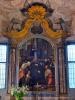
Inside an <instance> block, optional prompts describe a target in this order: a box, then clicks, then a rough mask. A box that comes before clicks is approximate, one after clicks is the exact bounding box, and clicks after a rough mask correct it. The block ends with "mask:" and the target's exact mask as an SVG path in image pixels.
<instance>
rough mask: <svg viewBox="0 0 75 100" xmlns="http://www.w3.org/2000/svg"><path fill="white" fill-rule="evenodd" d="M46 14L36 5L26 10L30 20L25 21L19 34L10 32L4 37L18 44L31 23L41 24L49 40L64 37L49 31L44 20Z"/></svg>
mask: <svg viewBox="0 0 75 100" xmlns="http://www.w3.org/2000/svg"><path fill="white" fill-rule="evenodd" d="M46 13H47V12H46V9H45V8H44V7H42V6H38V5H37V6H32V7H31V8H29V9H28V14H29V16H30V18H29V19H28V20H27V21H26V23H25V27H24V29H23V30H22V31H20V32H11V33H7V34H6V35H7V36H8V37H9V38H11V39H15V40H16V41H17V42H19V41H20V40H22V39H23V38H25V36H26V35H27V34H28V31H29V28H31V25H32V24H33V22H36V21H39V22H40V23H41V25H42V27H43V28H44V30H45V31H46V33H47V35H48V36H49V37H50V38H54V39H56V38H60V37H62V36H63V35H65V33H62V31H61V32H53V31H52V30H51V29H50V27H49V24H48V22H47V20H46V19H45V15H46ZM66 34H67V33H66Z"/></svg>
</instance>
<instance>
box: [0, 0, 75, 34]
mask: <svg viewBox="0 0 75 100" xmlns="http://www.w3.org/2000/svg"><path fill="white" fill-rule="evenodd" d="M33 2H40V3H44V4H46V6H48V7H51V8H52V9H54V12H53V15H52V19H53V21H55V20H56V19H58V18H63V19H64V20H65V21H72V23H71V29H70V30H71V32H72V33H75V0H0V33H1V32H4V31H5V30H6V27H7V25H8V24H9V23H10V21H11V19H12V18H14V17H15V18H17V19H19V20H20V21H22V20H24V19H25V16H23V15H22V13H21V12H20V10H21V9H22V8H23V7H26V5H29V4H31V3H33Z"/></svg>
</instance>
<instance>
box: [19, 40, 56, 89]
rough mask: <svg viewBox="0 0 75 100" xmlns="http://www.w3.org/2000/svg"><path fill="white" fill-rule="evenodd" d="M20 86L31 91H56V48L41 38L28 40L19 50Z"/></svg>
mask: <svg viewBox="0 0 75 100" xmlns="http://www.w3.org/2000/svg"><path fill="white" fill-rule="evenodd" d="M19 51H20V52H19V56H20V60H19V86H20V87H22V86H26V85H27V86H28V87H29V89H30V90H31V91H37V89H38V90H39V91H41V90H48V91H55V66H54V50H53V47H52V46H51V44H50V43H49V42H48V41H47V40H44V39H41V38H32V39H30V40H28V41H26V42H25V43H24V44H23V45H22V47H21V48H20V50H19Z"/></svg>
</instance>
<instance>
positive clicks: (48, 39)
mask: <svg viewBox="0 0 75 100" xmlns="http://www.w3.org/2000/svg"><path fill="white" fill-rule="evenodd" d="M33 38H40V39H44V40H46V41H47V42H48V43H50V44H51V46H52V47H56V44H55V41H53V40H52V39H50V38H47V37H45V36H43V35H39V34H36V35H32V36H30V37H28V38H25V39H24V40H22V41H21V42H20V43H19V44H18V46H17V47H18V48H22V45H23V44H24V43H26V42H27V41H28V40H31V39H33Z"/></svg>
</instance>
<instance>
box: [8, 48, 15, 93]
mask: <svg viewBox="0 0 75 100" xmlns="http://www.w3.org/2000/svg"><path fill="white" fill-rule="evenodd" d="M9 55H10V56H9V59H10V60H9V71H8V93H9V92H10V88H11V87H12V86H13V85H15V84H16V47H13V46H10V52H9Z"/></svg>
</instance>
